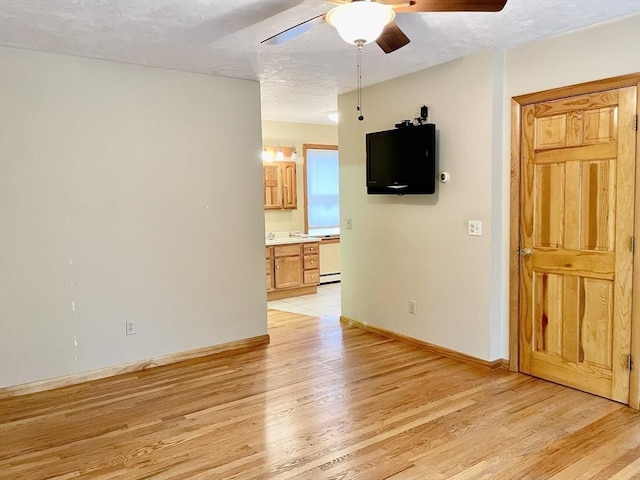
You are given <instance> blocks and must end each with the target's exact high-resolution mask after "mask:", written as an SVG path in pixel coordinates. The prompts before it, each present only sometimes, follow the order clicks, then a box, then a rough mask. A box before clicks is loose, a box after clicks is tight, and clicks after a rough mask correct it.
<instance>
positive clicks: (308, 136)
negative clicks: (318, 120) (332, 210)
mask: <svg viewBox="0 0 640 480" xmlns="http://www.w3.org/2000/svg"><path fill="white" fill-rule="evenodd" d="M262 142H263V144H264V145H281V146H283V147H290V146H292V145H294V146H295V147H296V150H297V152H298V159H297V161H296V163H297V167H296V177H297V178H296V180H297V185H298V208H297V209H296V210H265V212H264V220H265V232H290V231H296V230H298V231H301V232H302V231H304V176H303V158H302V144H303V143H313V144H320V145H337V144H338V127H337V126H336V125H320V124H312V123H288V122H275V121H270V120H265V121H263V122H262Z"/></svg>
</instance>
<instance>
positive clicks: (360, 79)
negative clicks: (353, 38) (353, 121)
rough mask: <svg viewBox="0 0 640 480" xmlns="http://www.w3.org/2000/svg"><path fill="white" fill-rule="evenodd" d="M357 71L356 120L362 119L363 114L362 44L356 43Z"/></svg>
mask: <svg viewBox="0 0 640 480" xmlns="http://www.w3.org/2000/svg"><path fill="white" fill-rule="evenodd" d="M357 65H358V66H357V73H358V82H357V85H358V86H357V97H358V105H357V107H356V109H357V110H358V113H359V114H360V115H358V120H360V121H363V120H364V116H363V115H362V45H358V61H357Z"/></svg>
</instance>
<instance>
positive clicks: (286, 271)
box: [265, 241, 320, 300]
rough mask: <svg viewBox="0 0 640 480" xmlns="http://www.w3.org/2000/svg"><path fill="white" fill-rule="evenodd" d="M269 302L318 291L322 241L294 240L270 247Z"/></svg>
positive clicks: (268, 248)
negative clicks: (320, 244) (298, 241)
mask: <svg viewBox="0 0 640 480" xmlns="http://www.w3.org/2000/svg"><path fill="white" fill-rule="evenodd" d="M266 252H267V253H266V254H265V257H266V262H267V263H266V265H267V275H266V277H267V280H266V282H267V299H268V300H276V299H279V298H287V297H295V296H297V295H306V294H311V293H316V292H317V291H318V289H317V287H318V283H319V282H320V269H319V264H320V254H319V243H318V242H300V243H292V242H291V241H288V242H286V243H285V244H281V245H278V244H276V245H273V246H268V247H266Z"/></svg>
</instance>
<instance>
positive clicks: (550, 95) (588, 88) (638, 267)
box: [509, 72, 640, 410]
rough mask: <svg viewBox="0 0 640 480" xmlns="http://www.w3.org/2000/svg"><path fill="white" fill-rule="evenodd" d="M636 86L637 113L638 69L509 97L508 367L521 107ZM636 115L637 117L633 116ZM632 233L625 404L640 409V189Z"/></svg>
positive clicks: (639, 146)
mask: <svg viewBox="0 0 640 480" xmlns="http://www.w3.org/2000/svg"><path fill="white" fill-rule="evenodd" d="M632 86H635V87H637V90H636V92H637V96H636V115H637V116H640V72H639V73H633V74H629V75H623V76H619V77H612V78H607V79H603V80H597V81H593V82H586V83H580V84H577V85H571V86H568V87H561V88H555V89H551V90H544V91H541V92H536V93H530V94H526V95H519V96H517V97H513V98H512V99H511V180H510V211H511V214H510V219H509V229H510V233H509V370H511V371H513V372H518V371H520V367H519V357H520V327H519V325H520V322H519V316H520V256H519V255H518V251H519V248H520V199H521V192H520V180H521V172H520V170H521V152H520V142H521V129H522V116H521V112H522V109H523V107H525V106H526V105H531V104H533V103H539V102H545V101H550V100H558V99H561V98H565V97H572V96H575V95H584V94H589V93H594V92H601V91H604V90H613V89H617V88H623V87H632ZM636 118H637V117H636ZM635 170H636V171H635V181H636V191H638V188H639V187H640V129H638V128H636V169H635ZM633 232H634V236H635V239H636V244H637V245H636V249H635V254H634V256H633V285H632V292H631V305H632V309H631V357H632V358H633V361H634V364H635V365H634V366H633V368H632V370H631V373H630V378H629V381H630V382H629V406H630V407H632V408H634V409H636V410H639V409H640V307H638V305H640V192H639V193H637V194H636V198H635V215H634V230H633Z"/></svg>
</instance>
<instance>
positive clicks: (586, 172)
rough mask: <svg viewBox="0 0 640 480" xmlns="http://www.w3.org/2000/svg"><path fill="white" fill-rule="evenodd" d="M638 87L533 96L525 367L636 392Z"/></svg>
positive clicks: (524, 153)
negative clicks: (632, 360) (632, 380)
mask: <svg viewBox="0 0 640 480" xmlns="http://www.w3.org/2000/svg"><path fill="white" fill-rule="evenodd" d="M636 95H637V92H636V87H626V88H621V89H616V90H608V91H603V92H598V93H593V94H587V95H580V96H574V97H568V98H564V99H560V100H555V101H548V102H542V103H536V104H532V105H526V106H524V107H523V109H522V113H521V115H522V130H521V137H520V138H521V145H520V152H521V153H520V154H521V185H520V192H521V212H520V215H521V217H520V252H519V253H520V255H521V261H520V315H519V318H520V320H519V322H520V325H519V331H520V334H519V337H520V347H519V352H520V371H521V372H523V373H528V374H531V375H534V376H538V377H541V378H544V379H547V380H551V381H554V382H557V383H561V384H564V385H569V386H572V387H575V388H578V389H581V390H584V391H587V392H591V393H594V394H596V395H601V396H604V397H607V398H611V399H613V400H617V401H619V402H623V403H628V401H629V369H628V364H627V362H628V358H629V354H630V343H631V340H630V338H631V334H630V331H631V286H632V253H631V248H630V242H631V239H632V236H633V215H634V208H633V205H634V190H635V182H634V171H635V170H634V168H635V133H636V132H635V130H634V121H635V110H636Z"/></svg>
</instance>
